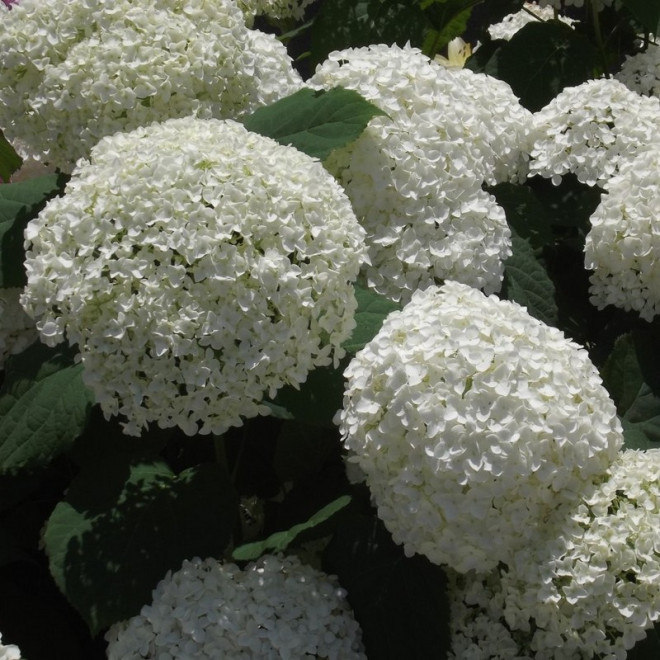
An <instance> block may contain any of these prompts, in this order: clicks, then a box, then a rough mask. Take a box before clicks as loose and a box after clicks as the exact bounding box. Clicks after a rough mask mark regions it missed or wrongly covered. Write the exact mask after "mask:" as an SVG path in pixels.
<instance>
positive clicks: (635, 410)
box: [621, 383, 660, 449]
mask: <svg viewBox="0 0 660 660" xmlns="http://www.w3.org/2000/svg"><path fill="white" fill-rule="evenodd" d="M621 423H622V424H623V435H624V444H625V446H626V447H628V448H629V449H650V448H651V447H660V397H657V396H656V395H655V394H653V392H652V391H651V389H650V388H649V386H648V385H646V383H644V384H643V385H642V386H641V387H640V389H639V392H638V393H637V396H636V397H635V400H634V401H633V402H632V404H631V405H630V407H629V408H628V410H627V411H626V413H625V415H624V416H623V417H622V418H621Z"/></svg>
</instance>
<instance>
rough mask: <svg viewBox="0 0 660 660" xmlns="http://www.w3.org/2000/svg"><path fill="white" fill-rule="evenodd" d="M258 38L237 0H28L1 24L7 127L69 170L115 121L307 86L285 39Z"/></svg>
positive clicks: (1, 97) (29, 148) (223, 106)
mask: <svg viewBox="0 0 660 660" xmlns="http://www.w3.org/2000/svg"><path fill="white" fill-rule="evenodd" d="M252 41H253V36H252V35H251V34H250V31H249V30H248V29H247V27H246V26H245V23H244V18H243V14H242V12H241V11H240V10H239V8H238V7H237V6H236V4H235V2H234V1H233V0H212V1H210V2H204V1H202V0H190V1H187V2H185V3H181V2H178V1H176V0H165V1H161V0H159V1H158V2H156V0H149V1H147V2H140V3H135V2H132V1H131V0H119V1H118V2H108V1H107V0H91V1H90V2H65V3H62V2H59V1H58V0H22V2H21V3H20V4H18V5H16V6H15V7H14V8H13V9H12V11H11V12H7V13H6V15H5V16H3V25H2V31H0V52H2V57H3V63H2V64H3V65H2V69H1V70H0V128H1V129H2V130H3V131H4V133H5V135H6V137H7V138H8V139H9V140H10V141H14V140H15V139H20V140H21V143H22V145H23V151H22V152H21V154H20V155H21V156H23V157H33V158H36V159H40V160H44V161H46V162H49V163H50V164H52V165H55V166H58V167H60V168H61V169H63V170H65V171H67V172H69V171H71V169H72V167H73V165H74V163H75V161H76V160H77V159H78V158H79V157H81V156H87V155H88V154H89V150H90V148H91V147H92V146H94V144H96V142H97V141H98V140H99V139H100V138H101V137H103V136H105V135H109V134H111V133H114V132H115V131H119V130H131V129H133V128H136V127H137V126H142V125H146V124H148V123H151V122H152V121H161V120H164V119H168V118H171V117H183V116H187V115H193V114H195V115H198V116H200V117H217V118H236V117H240V116H242V115H244V114H245V113H247V112H250V111H251V110H253V109H255V108H256V107H258V106H260V105H264V104H267V103H269V102H272V101H274V100H277V99H278V98H281V97H282V96H286V95H287V94H290V93H292V92H293V91H296V90H297V89H299V88H300V86H302V81H301V80H300V78H299V76H298V75H297V74H296V73H295V72H294V71H293V69H292V66H291V61H290V59H289V57H288V55H287V53H286V50H285V48H284V46H282V44H281V43H279V42H278V41H277V39H275V38H270V39H269V41H268V42H266V40H265V39H264V38H261V39H260V41H259V45H260V46H261V47H260V48H257V49H253V48H252V47H251V46H252V45H253V43H252ZM266 44H267V46H268V47H267V48H265V47H264V46H265V45H266ZM270 76H276V80H271V79H269V77H270ZM264 90H266V92H265V93H264Z"/></svg>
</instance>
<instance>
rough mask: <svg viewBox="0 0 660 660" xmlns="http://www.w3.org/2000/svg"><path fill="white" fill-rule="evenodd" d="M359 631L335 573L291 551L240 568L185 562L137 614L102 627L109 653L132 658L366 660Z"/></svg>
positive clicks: (114, 659) (112, 659) (116, 659)
mask: <svg viewBox="0 0 660 660" xmlns="http://www.w3.org/2000/svg"><path fill="white" fill-rule="evenodd" d="M361 636H362V631H361V630H360V627H359V625H358V624H357V622H356V621H355V619H354V618H353V613H352V612H351V610H350V608H349V606H348V603H347V601H346V592H345V591H344V590H343V589H342V588H341V587H340V586H339V584H338V583H337V581H336V579H335V578H333V577H331V576H328V575H326V574H325V573H322V572H321V571H318V570H316V569H314V568H311V567H310V566H306V565H305V564H302V563H301V562H300V560H299V559H298V558H297V557H295V556H291V557H282V556H273V555H266V556H264V557H261V559H259V560H258V561H257V562H255V563H252V564H249V565H248V566H247V567H246V568H245V569H244V570H241V569H239V568H238V566H236V565H235V564H231V563H222V562H220V561H218V560H216V559H205V560H204V561H202V560H201V559H198V558H195V559H192V560H191V561H184V562H183V566H182V567H181V569H180V570H178V571H176V572H174V573H172V572H170V573H168V574H167V575H166V576H165V578H164V579H163V580H162V581H161V582H160V583H159V584H158V586H157V587H156V589H155V590H154V592H153V602H152V604H151V605H145V606H144V607H143V608H142V611H141V612H140V614H139V615H138V616H134V617H133V618H132V619H129V620H128V621H125V622H122V623H118V624H115V625H114V626H112V627H111V628H110V630H109V631H108V633H107V634H106V640H107V641H108V642H109V645H108V659H109V660H133V658H136V657H150V658H155V657H158V658H160V657H168V658H178V657H186V658H193V657H194V658H226V659H227V660H232V659H233V658H236V659H238V658H240V659H241V660H280V659H281V660H299V659H300V658H304V657H307V656H311V657H320V658H327V659H328V660H366V656H365V655H364V652H363V647H362V642H361Z"/></svg>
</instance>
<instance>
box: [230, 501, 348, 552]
mask: <svg viewBox="0 0 660 660" xmlns="http://www.w3.org/2000/svg"><path fill="white" fill-rule="evenodd" d="M350 501H351V497H350V496H349V495H342V496H341V497H338V498H337V499H336V500H335V501H334V502H330V504H328V505H327V506H324V507H323V508H322V509H321V510H320V511H317V512H316V513H315V514H314V515H313V516H312V517H311V518H309V520H307V522H304V523H299V524H298V525H294V526H293V527H291V529H288V530H287V531H285V532H276V533H275V534H271V535H270V536H269V537H268V538H267V539H264V540H263V541H256V542H254V543H245V544H244V545H241V546H239V547H238V548H236V549H235V550H234V552H232V558H233V559H235V560H236V561H252V560H254V559H257V558H258V557H261V555H263V554H264V553H266V552H283V551H284V550H286V549H287V547H288V546H289V545H291V543H292V542H293V541H294V540H295V538H296V537H297V536H298V535H299V534H301V533H302V532H304V531H306V530H308V529H312V528H313V527H316V526H317V525H320V524H321V523H322V522H325V521H326V520H328V518H330V517H332V516H334V515H335V513H337V511H340V510H341V509H343V508H344V507H345V506H347V505H348V504H349V502H350Z"/></svg>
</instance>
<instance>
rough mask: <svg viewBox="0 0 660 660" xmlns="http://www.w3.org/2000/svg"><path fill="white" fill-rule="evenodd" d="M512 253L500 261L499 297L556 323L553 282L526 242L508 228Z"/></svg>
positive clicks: (551, 323)
mask: <svg viewBox="0 0 660 660" xmlns="http://www.w3.org/2000/svg"><path fill="white" fill-rule="evenodd" d="M511 244H512V248H513V254H512V255H511V256H510V257H509V258H508V259H507V260H506V262H505V264H504V282H503V284H502V296H503V297H504V298H506V299H507V300H513V301H515V302H517V303H518V304H519V305H522V306H523V307H526V308H527V311H528V312H529V313H530V314H531V315H532V316H533V317H534V318H537V319H539V320H540V321H543V322H544V323H546V324H548V325H552V326H556V325H557V318H558V310H557V304H556V303H555V285H554V284H553V282H552V280H551V279H550V277H549V275H548V273H547V271H546V269H545V267H544V266H543V264H542V263H541V262H540V261H539V259H538V258H537V256H536V252H535V250H534V248H532V246H531V244H530V242H529V241H528V240H527V239H525V238H521V237H520V236H518V235H517V234H516V233H515V231H513V230H512V231H511Z"/></svg>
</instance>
